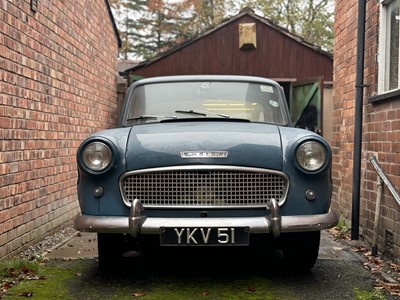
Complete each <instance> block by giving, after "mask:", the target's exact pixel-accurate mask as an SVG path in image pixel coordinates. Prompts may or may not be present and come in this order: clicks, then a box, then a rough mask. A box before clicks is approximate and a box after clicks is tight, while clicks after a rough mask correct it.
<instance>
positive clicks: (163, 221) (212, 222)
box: [74, 199, 339, 237]
mask: <svg viewBox="0 0 400 300" xmlns="http://www.w3.org/2000/svg"><path fill="white" fill-rule="evenodd" d="M338 220H339V219H338V215H337V214H336V213H335V212H333V211H329V212H328V213H325V214H315V215H298V216H281V215H280V214H279V205H278V203H277V201H276V200H275V199H271V201H270V202H269V205H268V206H267V207H266V215H265V216H263V217H240V218H239V217H237V218H154V217H151V218H150V217H147V216H146V212H145V209H144V208H143V206H142V204H141V203H140V201H139V200H135V201H133V203H132V206H131V210H130V216H129V217H121V216H93V215H84V214H81V213H80V214H78V215H77V216H76V217H75V220H74V227H75V229H77V230H79V231H84V232H98V233H127V234H130V235H132V236H133V237H137V236H138V235H139V234H159V233H160V228H162V227H179V228H182V227H248V228H249V233H250V234H258V233H271V234H272V235H273V236H274V237H278V236H279V235H280V233H281V232H304V231H318V230H323V229H328V228H332V227H334V226H336V225H337V224H338Z"/></svg>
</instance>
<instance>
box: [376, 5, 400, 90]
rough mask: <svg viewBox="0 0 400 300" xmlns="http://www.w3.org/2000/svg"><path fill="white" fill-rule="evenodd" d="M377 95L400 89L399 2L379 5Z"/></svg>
mask: <svg viewBox="0 0 400 300" xmlns="http://www.w3.org/2000/svg"><path fill="white" fill-rule="evenodd" d="M380 12H381V13H380V25H379V27H380V33H379V56H378V62H379V74H378V78H379V79H378V93H379V94H382V93H385V92H390V91H393V90H398V89H400V86H399V83H400V80H399V78H400V72H399V60H400V56H399V48H400V47H399V45H400V38H399V37H400V36H399V33H400V0H384V1H381V3H380Z"/></svg>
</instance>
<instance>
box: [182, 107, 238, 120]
mask: <svg viewBox="0 0 400 300" xmlns="http://www.w3.org/2000/svg"><path fill="white" fill-rule="evenodd" d="M175 112H176V113H179V114H192V115H197V116H204V117H205V116H207V115H208V114H212V115H217V116H220V117H223V118H230V117H231V116H230V115H225V114H220V113H215V112H211V111H204V112H203V111H200V110H197V111H196V110H192V109H190V110H176V111H175Z"/></svg>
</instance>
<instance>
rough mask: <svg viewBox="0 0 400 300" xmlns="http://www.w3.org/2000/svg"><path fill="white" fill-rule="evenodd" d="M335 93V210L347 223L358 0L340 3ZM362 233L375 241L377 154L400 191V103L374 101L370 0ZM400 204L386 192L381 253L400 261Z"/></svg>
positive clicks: (373, 5)
mask: <svg viewBox="0 0 400 300" xmlns="http://www.w3.org/2000/svg"><path fill="white" fill-rule="evenodd" d="M335 8H336V12H335V45H334V91H333V102H334V103H333V106H334V110H333V116H332V117H333V132H334V134H333V140H332V142H331V145H332V149H333V156H334V157H333V174H332V176H333V182H334V193H333V208H334V209H336V210H337V211H339V212H340V215H341V217H342V218H343V219H345V220H347V222H348V224H351V223H350V220H351V210H352V181H353V141H354V113H355V78H356V48H357V18H356V17H355V16H357V14H358V11H357V10H358V1H356V0H351V1H348V0H346V1H345V0H337V1H336V3H335ZM366 12H367V14H366V34H365V68H364V76H365V77H364V78H365V79H364V81H365V84H367V85H369V86H368V87H366V88H365V89H364V100H363V101H364V102H363V126H362V128H363V134H362V165H361V191H360V235H361V238H362V239H365V240H366V241H369V242H372V237H373V230H374V218H375V208H376V199H377V173H376V172H375V169H374V168H373V167H372V165H371V163H370V159H371V157H372V156H374V155H376V157H377V158H378V160H379V163H380V165H381V167H382V168H383V170H384V172H385V173H386V174H387V176H388V177H389V179H390V181H391V182H392V183H393V184H394V185H395V186H396V188H397V190H398V191H399V190H400V165H399V162H400V99H391V100H387V101H381V102H379V103H375V104H371V103H369V101H368V100H369V98H370V97H372V96H374V95H376V93H377V78H378V77H377V70H378V65H377V60H376V55H377V53H378V52H377V51H378V50H377V49H378V33H379V5H378V2H377V1H372V0H368V1H367V9H366ZM399 210H400V206H399V205H398V204H397V203H396V201H395V200H394V198H393V197H392V196H391V194H390V192H389V191H388V189H387V188H384V194H383V199H382V212H381V217H380V228H379V238H378V249H379V250H380V251H382V252H384V253H385V254H389V255H391V256H393V257H395V258H400V249H399V247H400V224H399V222H398V220H399V217H400V214H399Z"/></svg>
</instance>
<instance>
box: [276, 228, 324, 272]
mask: <svg viewBox="0 0 400 300" xmlns="http://www.w3.org/2000/svg"><path fill="white" fill-rule="evenodd" d="M280 239H281V248H282V252H283V257H284V260H285V263H286V265H287V266H288V267H289V268H290V269H291V270H294V271H299V272H304V271H309V270H310V269H312V268H313V267H314V265H315V262H316V261H317V258H318V252H319V244H320V239H321V232H320V231H311V232H296V233H286V234H282V236H281V237H280Z"/></svg>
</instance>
